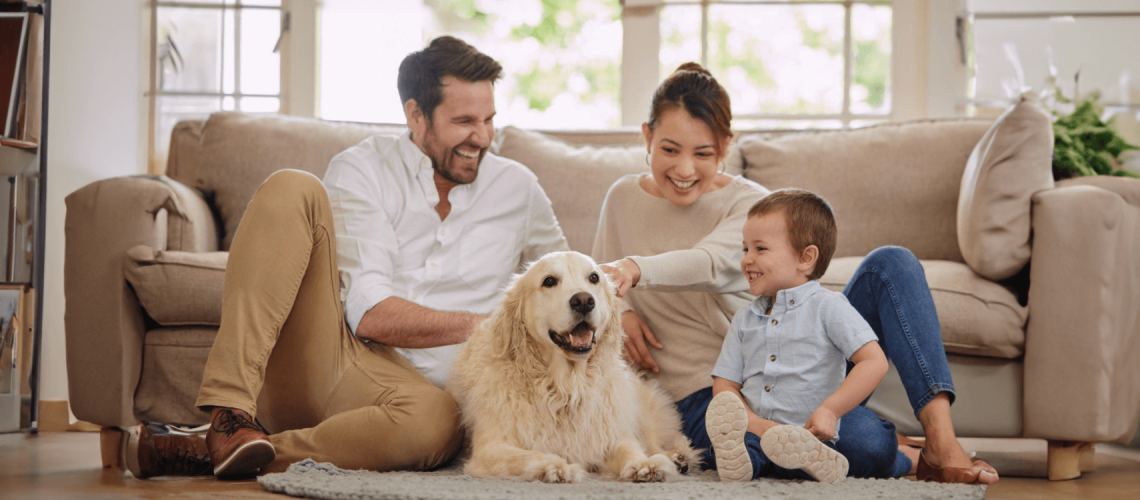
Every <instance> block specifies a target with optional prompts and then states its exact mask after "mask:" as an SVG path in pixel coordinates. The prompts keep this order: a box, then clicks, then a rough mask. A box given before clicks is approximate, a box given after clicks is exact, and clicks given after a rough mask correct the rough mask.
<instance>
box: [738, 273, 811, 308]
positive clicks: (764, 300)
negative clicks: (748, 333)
mask: <svg viewBox="0 0 1140 500" xmlns="http://www.w3.org/2000/svg"><path fill="white" fill-rule="evenodd" d="M821 288H822V287H821V286H820V284H819V282H818V281H816V280H808V282H807V283H804V284H802V285H800V286H797V287H795V288H788V289H786V290H780V291H779V292H776V304H775V305H774V306H773V307H772V312H773V313H775V312H776V311H777V310H788V309H795V308H797V307H799V306H801V305H803V303H804V302H807V299H808V298H810V297H811V296H812V295H815V293H816V292H818V291H820V289H821ZM771 301H772V297H769V296H767V295H762V296H760V297H757V298H756V300H754V301H752V304H750V305H749V308H750V309H752V312H753V313H756V315H757V316H767V315H768V305H769V304H770V303H771Z"/></svg>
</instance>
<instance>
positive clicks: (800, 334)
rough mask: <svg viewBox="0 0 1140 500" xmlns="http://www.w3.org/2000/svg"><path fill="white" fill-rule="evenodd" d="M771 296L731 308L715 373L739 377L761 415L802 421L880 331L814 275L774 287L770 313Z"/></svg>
mask: <svg viewBox="0 0 1140 500" xmlns="http://www.w3.org/2000/svg"><path fill="white" fill-rule="evenodd" d="M771 300H772V298H771V297H767V296H762V297H759V298H757V299H756V300H754V301H753V302H752V304H750V305H749V306H748V307H746V308H743V309H740V310H739V311H737V312H736V316H734V317H733V318H732V328H731V329H730V330H729V332H728V334H727V335H725V337H724V344H723V345H722V346H721V350H720V358H718V359H717V362H716V366H715V367H714V368H713V372H712V375H713V376H714V377H720V378H723V379H726V380H731V381H733V382H736V383H738V384H740V385H741V386H742V387H741V389H740V393H741V394H742V395H743V396H744V399H745V403H746V404H747V405H748V406H750V407H751V408H752V411H754V412H756V414H757V415H759V416H760V418H764V419H768V420H771V421H773V422H776V423H778V424H792V425H798V426H803V425H804V424H806V423H807V420H808V418H809V417H811V414H812V412H814V411H815V410H816V408H819V405H820V404H822V403H823V401H824V400H825V399H827V397H828V396H830V395H831V394H832V393H834V392H835V390H836V389H838V388H839V385H840V384H842V383H843V379H844V378H845V377H846V376H847V363H846V360H847V359H850V358H851V356H852V355H854V354H855V351H858V350H859V348H861V347H863V346H864V345H866V344H867V343H869V342H875V341H877V340H878V336H877V335H875V332H874V330H872V329H871V326H870V325H869V324H867V321H866V320H864V319H863V316H862V315H860V314H859V311H856V310H855V308H854V307H852V306H851V303H850V302H848V301H847V297H844V296H843V294H841V293H837V292H833V291H830V290H827V289H824V288H823V287H821V286H820V284H819V282H818V281H814V280H812V281H808V282H807V283H804V284H803V285H800V286H798V287H795V288H789V289H787V290H780V291H779V292H777V293H776V297H775V305H774V306H772V314H770V315H769V314H767V312H766V311H767V310H768V305H769V303H770V302H771ZM837 440H839V422H838V421H837V422H835V438H834V439H833V440H832V441H837Z"/></svg>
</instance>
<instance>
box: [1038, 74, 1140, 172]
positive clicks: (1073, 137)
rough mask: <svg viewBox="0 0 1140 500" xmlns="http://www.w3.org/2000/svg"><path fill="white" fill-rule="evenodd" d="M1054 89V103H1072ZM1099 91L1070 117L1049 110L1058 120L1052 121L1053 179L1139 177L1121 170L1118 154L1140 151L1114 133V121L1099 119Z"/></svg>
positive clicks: (1084, 100)
mask: <svg viewBox="0 0 1140 500" xmlns="http://www.w3.org/2000/svg"><path fill="white" fill-rule="evenodd" d="M1054 89H1055V96H1054V97H1055V99H1056V102H1060V103H1068V104H1072V103H1073V100H1071V99H1068V98H1066V97H1065V96H1064V95H1063V94H1062V93H1061V90H1060V89H1059V88H1056V87H1054ZM1099 99H1100V92H1097V91H1093V92H1090V93H1089V94H1088V95H1087V96H1085V97H1084V98H1083V99H1081V100H1080V101H1079V103H1077V104H1076V106H1075V109H1074V110H1073V112H1072V113H1070V114H1069V115H1067V116H1066V115H1062V114H1061V113H1059V112H1057V110H1056V109H1055V108H1053V107H1051V108H1050V109H1049V111H1050V112H1051V113H1053V115H1054V116H1056V117H1057V120H1056V121H1055V122H1053V178H1054V179H1056V180H1061V179H1068V178H1070V177H1076V176H1082V175H1116V176H1124V177H1138V178H1140V174H1138V173H1136V172H1133V171H1131V170H1124V169H1121V168H1120V165H1121V160H1120V154H1121V153H1123V152H1125V151H1128V150H1130V149H1140V147H1137V146H1135V145H1133V144H1130V143H1128V141H1126V140H1124V138H1123V137H1120V135H1119V134H1117V133H1116V128H1115V127H1114V126H1113V119H1109V120H1108V122H1105V121H1103V120H1101V116H1103V114H1104V108H1103V107H1102V106H1100V105H1099V104H1097V101H1098V100H1099Z"/></svg>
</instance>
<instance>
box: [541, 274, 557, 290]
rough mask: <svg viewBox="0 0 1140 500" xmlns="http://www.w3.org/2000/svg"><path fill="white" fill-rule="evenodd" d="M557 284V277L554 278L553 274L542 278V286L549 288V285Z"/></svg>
mask: <svg viewBox="0 0 1140 500" xmlns="http://www.w3.org/2000/svg"><path fill="white" fill-rule="evenodd" d="M557 284H558V278H555V277H554V276H547V277H546V279H544V280H542V286H544V287H546V288H550V287H552V286H554V285H557Z"/></svg>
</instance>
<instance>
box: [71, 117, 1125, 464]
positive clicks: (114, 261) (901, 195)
mask: <svg viewBox="0 0 1140 500" xmlns="http://www.w3.org/2000/svg"><path fill="white" fill-rule="evenodd" d="M1030 104H1032V103H1022V106H1020V108H1021V109H1020V110H1018V109H1015V110H1012V112H1011V113H1010V114H1007V116H1003V118H1002V119H1000V120H999V121H998V122H997V123H996V124H995V123H994V122H990V121H972V120H944V121H923V122H913V123H903V124H889V125H881V126H876V127H871V128H865V129H857V130H850V131H828V132H804V133H793V134H782V135H765V134H760V133H748V134H742V135H741V136H740V137H738V140H737V141H736V142H735V143H734V145H733V147H732V151H731V154H730V156H729V158H728V161H727V169H728V171H729V173H735V174H741V173H742V174H743V175H745V176H747V177H749V178H751V179H753V180H755V181H757V182H759V183H761V184H763V185H765V186H767V187H768V188H771V189H777V188H781V187H789V186H797V187H802V188H808V189H813V190H816V191H818V192H820V193H822V194H823V195H824V196H825V197H827V198H828V199H829V200H830V201H831V203H832V205H833V206H834V208H835V210H836V214H837V217H838V219H839V227H840V238H839V245H838V249H837V252H836V258H835V259H834V260H833V262H832V264H831V268H830V270H829V271H828V273H827V275H826V276H824V278H823V279H822V280H821V281H822V282H823V283H824V284H825V285H826V286H828V287H831V288H833V289H842V287H843V285H844V284H845V283H846V281H847V279H848V278H849V277H850V276H851V275H852V273H853V272H854V270H855V267H856V265H857V264H858V262H859V260H860V259H861V257H862V256H863V255H865V254H866V253H868V252H869V251H870V250H872V249H874V248H876V247H879V246H882V245H902V246H905V247H907V248H909V249H911V250H912V251H913V252H914V253H915V254H916V255H917V256H918V257H919V258H920V259H921V260H922V262H923V265H924V267H925V269H926V273H927V278H928V281H929V282H930V285H931V289H932V293H933V296H934V299H935V302H936V305H937V307H938V313H939V319H940V322H941V324H942V328H943V341H944V346H945V348H946V351H947V353H949V357H950V362H951V370H952V372H953V375H954V379H955V383H956V385H957V389H958V399H957V402H956V403H955V405H954V406H953V415H954V419H955V422H956V424H957V429H958V431H959V433H960V434H961V435H963V436H988V437H1016V436H1024V437H1034V438H1044V439H1048V440H1050V443H1051V447H1050V464H1051V469H1050V472H1051V475H1052V476H1053V477H1054V478H1067V477H1075V476H1076V475H1079V471H1078V470H1077V469H1078V468H1077V465H1076V463H1077V462H1076V460H1077V457H1078V455H1079V450H1081V449H1082V448H1080V445H1081V443H1086V442H1103V441H1112V442H1127V440H1128V439H1129V438H1131V437H1132V435H1133V432H1134V431H1135V426H1136V423H1137V421H1138V419H1140V363H1137V362H1136V359H1140V311H1138V310H1140V308H1137V307H1136V304H1137V303H1140V256H1137V254H1136V252H1137V251H1138V249H1140V180H1135V179H1124V178H1097V179H1081V180H1070V181H1063V182H1060V183H1057V185H1056V186H1054V185H1053V181H1052V178H1051V176H1050V166H1049V158H1050V156H1051V154H1052V133H1051V128H1050V127H1049V126H1048V121H1047V118H1045V119H1044V122H1042V121H1041V120H1042V118H1041V116H1043V115H1041V114H1040V111H1039V110H1036V108H1027V107H1025V106H1028V105H1030ZM1035 113H1037V114H1035ZM1019 120H1020V121H1019ZM1042 123H1044V125H1042ZM987 131H988V132H987ZM399 132H401V128H400V127H366V126H360V125H346V124H336V123H328V122H320V121H315V120H304V119H295V118H287V117H268V118H264V117H263V118H255V117H249V116H244V115H240V114H233V113H219V114H215V115H213V116H211V117H210V118H209V119H208V120H204V121H191V122H183V123H180V124H178V125H177V126H176V127H175V130H174V132H173V136H172V139H171V146H170V155H169V162H168V167H167V176H164V177H154V176H134V177H125V178H115V179H108V180H103V181H99V182H95V183H92V184H90V185H88V186H86V187H84V188H82V189H80V190H78V191H76V192H74V193H72V194H71V195H70V196H68V197H67V200H66V202H67V218H66V228H65V230H66V257H65V269H64V281H65V283H64V286H65V294H66V298H67V309H66V318H65V322H66V334H67V357H68V367H69V370H68V376H69V387H70V397H71V405H72V408H73V409H74V413H75V415H76V416H77V417H79V418H80V419H83V420H87V421H90V422H94V423H97V424H100V425H103V426H107V427H116V426H118V427H125V426H129V425H132V424H135V423H137V422H138V421H140V420H156V421H164V422H177V423H184V424H200V423H204V422H205V420H206V415H205V414H203V413H201V412H199V411H197V410H196V409H195V408H194V406H193V402H194V399H195V396H196V393H197V390H198V385H199V383H200V380H201V375H202V369H203V366H204V363H205V360H206V357H207V355H208V353H209V350H210V346H211V344H212V342H213V338H214V335H215V334H216V331H217V325H218V320H219V316H220V303H221V290H222V281H223V275H224V269H225V263H226V253H225V252H226V250H227V249H228V248H229V244H230V242H231V240H232V238H233V235H234V232H235V230H236V229H237V227H238V223H239V222H240V220H241V216H242V212H243V211H244V209H245V206H246V204H247V203H248V202H249V200H250V198H251V197H252V195H253V193H254V191H255V190H256V189H257V187H258V185H259V184H260V183H261V182H262V181H263V180H264V179H265V178H266V177H267V176H268V175H269V174H270V173H272V172H273V171H276V170H278V169H282V168H294V169H301V170H306V171H309V172H312V173H314V174H316V175H318V176H321V175H323V173H324V171H325V168H326V167H327V165H328V162H329V159H330V158H331V157H332V156H333V155H335V154H336V153H337V152H339V151H341V150H343V149H345V148H346V147H348V146H350V145H353V144H355V143H357V142H359V141H360V140H362V139H363V138H365V137H366V136H368V135H369V134H375V133H389V134H395V133H399ZM493 148H494V150H495V151H497V152H498V154H500V155H502V156H505V157H507V158H512V159H515V160H518V161H519V162H521V163H523V164H524V165H527V166H528V167H530V168H531V169H532V170H533V171H534V172H535V173H536V174H537V176H538V179H539V181H540V182H541V183H542V185H543V187H544V188H545V189H546V191H547V193H548V194H549V196H550V198H551V199H552V201H553V203H554V210H555V213H556V215H557V216H558V218H559V220H560V223H561V224H562V227H563V230H564V232H565V233H566V236H567V239H568V241H569V243H570V246H571V247H572V248H573V249H575V250H579V251H583V252H586V253H588V252H589V251H590V249H591V245H592V241H593V237H594V229H595V226H596V221H597V217H598V213H599V210H600V205H601V202H602V199H603V198H604V196H605V192H606V189H607V188H608V187H609V185H610V184H611V183H612V182H613V181H614V180H616V179H617V178H618V177H620V176H621V175H625V174H628V173H635V172H643V171H646V170H647V169H648V167H647V166H646V163H645V149H644V146H643V145H642V144H641V138H640V134H639V132H638V131H636V130H616V131H606V132H564V133H538V132H533V131H524V130H519V129H516V128H513V127H506V128H504V129H501V130H499V132H498V134H497V136H496V143H495V145H494V146H493ZM666 230H667V229H666ZM1026 262H1028V263H1030V264H1031V265H1028V266H1027V265H1026ZM985 276H989V278H987V277H985ZM870 404H871V407H872V408H874V409H875V410H876V411H878V412H880V413H881V414H882V415H884V416H886V417H887V418H889V419H891V420H892V421H894V422H896V423H897V424H898V425H899V427H900V429H902V431H903V432H907V433H910V434H920V430H919V428H918V425H917V422H916V421H915V419H914V416H913V412H912V411H911V409H910V407H909V404H908V403H907V402H906V397H905V394H904V393H903V391H902V386H901V383H899V382H898V381H897V376H895V375H893V374H888V377H887V379H886V381H885V382H884V383H883V385H882V386H880V388H879V389H878V390H877V391H876V393H875V395H874V396H873V398H872V402H871V403H870ZM1085 449H1086V450H1087V449H1089V448H1088V447H1086V448H1085Z"/></svg>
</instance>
